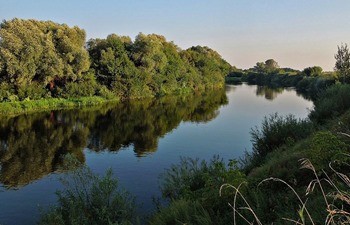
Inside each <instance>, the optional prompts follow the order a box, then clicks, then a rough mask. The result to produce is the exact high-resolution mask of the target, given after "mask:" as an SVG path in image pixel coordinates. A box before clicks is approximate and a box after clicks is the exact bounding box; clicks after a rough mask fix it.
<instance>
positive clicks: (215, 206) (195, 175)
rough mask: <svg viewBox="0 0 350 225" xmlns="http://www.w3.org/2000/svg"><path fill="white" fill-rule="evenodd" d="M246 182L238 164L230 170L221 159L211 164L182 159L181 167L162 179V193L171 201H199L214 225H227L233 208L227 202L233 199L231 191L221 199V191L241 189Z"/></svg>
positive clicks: (167, 171)
mask: <svg viewBox="0 0 350 225" xmlns="http://www.w3.org/2000/svg"><path fill="white" fill-rule="evenodd" d="M243 181H245V175H244V174H243V173H242V172H241V171H240V170H239V169H238V168H237V166H236V162H235V161H231V162H230V163H229V165H228V166H226V165H225V163H224V161H223V160H222V159H219V157H218V156H216V157H213V159H211V160H210V162H206V161H204V160H203V161H199V160H198V159H190V158H181V162H180V164H178V165H173V166H171V168H170V169H168V170H166V172H165V173H164V174H163V175H162V180H161V191H162V194H163V196H164V197H165V198H167V199H170V200H171V201H174V200H179V199H185V200H190V201H198V202H199V203H200V204H201V205H202V206H203V208H204V209H205V210H206V211H207V212H208V213H209V215H210V216H211V218H212V221H213V224H227V222H228V221H230V220H231V216H230V213H229V211H230V209H231V208H230V207H228V205H227V202H230V201H231V200H232V198H233V196H232V192H231V191H227V192H224V193H223V194H222V196H221V197H220V196H219V190H220V187H221V185H223V184H226V183H228V184H232V185H239V184H240V183H242V182H243Z"/></svg>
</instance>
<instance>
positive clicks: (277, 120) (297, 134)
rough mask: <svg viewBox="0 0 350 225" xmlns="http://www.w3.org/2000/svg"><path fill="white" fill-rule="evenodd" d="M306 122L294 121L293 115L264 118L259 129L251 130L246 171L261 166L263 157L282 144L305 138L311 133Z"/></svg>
mask: <svg viewBox="0 0 350 225" xmlns="http://www.w3.org/2000/svg"><path fill="white" fill-rule="evenodd" d="M312 129H313V128H312V124H311V123H310V122H309V121H308V120H300V119H296V118H295V117H294V116H293V115H288V116H286V117H283V116H279V115H278V114H274V115H270V117H265V118H264V120H263V122H262V124H261V128H259V127H256V128H255V129H252V130H251V136H252V140H251V141H252V144H253V149H252V153H250V154H249V155H247V158H246V160H248V161H247V162H246V165H245V167H246V169H248V170H249V168H252V167H256V166H258V165H259V164H261V162H262V160H263V159H264V158H265V156H266V155H267V154H268V153H270V152H272V151H274V150H276V149H277V148H279V147H281V146H282V145H284V144H292V143H294V142H296V141H298V140H301V139H303V138H305V137H307V136H308V135H309V134H310V133H311V132H312Z"/></svg>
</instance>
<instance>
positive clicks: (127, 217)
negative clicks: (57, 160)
mask: <svg viewBox="0 0 350 225" xmlns="http://www.w3.org/2000/svg"><path fill="white" fill-rule="evenodd" d="M62 183H63V185H64V187H65V189H64V190H63V191H58V192H57V197H58V205H57V206H54V207H52V208H51V209H50V210H49V211H47V212H46V213H45V214H44V215H43V216H42V218H41V220H40V222H39V224H45V225H48V224H52V225H63V224H64V225H68V224H75V225H80V224H81V225H85V224H91V225H99V224H111V225H112V224H124V225H127V224H128V225H129V224H133V222H134V221H135V220H136V218H135V203H134V198H133V197H131V196H130V194H128V193H127V192H125V191H123V190H120V188H119V187H118V181H117V180H116V179H113V178H112V172H111V170H109V171H108V172H107V173H106V175H105V176H104V177H102V178H100V177H98V176H97V175H95V174H93V173H92V172H91V170H90V169H89V168H87V167H81V168H78V169H77V170H75V171H74V172H73V174H71V175H70V176H68V178H65V179H63V180H62Z"/></svg>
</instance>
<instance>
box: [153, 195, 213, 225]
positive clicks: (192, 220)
mask: <svg viewBox="0 0 350 225" xmlns="http://www.w3.org/2000/svg"><path fill="white" fill-rule="evenodd" d="M183 224H188V225H211V224H213V223H212V221H211V219H210V215H209V213H208V212H207V211H206V210H205V209H204V208H203V207H202V205H201V204H200V203H199V202H197V201H188V200H183V199H180V200H176V201H173V202H172V203H171V204H170V205H169V206H168V207H166V208H163V209H161V210H160V211H159V212H158V213H156V214H155V215H154V216H153V217H152V218H151V219H150V225H183Z"/></svg>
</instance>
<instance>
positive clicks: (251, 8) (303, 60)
mask: <svg viewBox="0 0 350 225" xmlns="http://www.w3.org/2000/svg"><path fill="white" fill-rule="evenodd" d="M14 17H18V18H35V19H40V20H52V21H55V22H58V23H66V24H68V25H71V26H73V25H78V26H79V27H81V28H84V29H85V30H86V32H87V36H88V38H95V37H100V38H104V37H106V36H107V35H108V34H110V33H116V34H120V35H128V36H131V37H132V38H134V37H135V36H136V35H137V34H138V33H139V32H143V33H157V34H162V35H164V36H165V37H167V39H168V40H171V41H174V42H175V43H176V44H177V45H178V46H179V47H181V48H187V47H190V46H192V45H207V46H209V47H211V48H213V49H215V50H217V51H218V52H219V53H220V54H221V55H222V56H223V57H224V58H225V59H226V60H227V61H229V62H230V63H231V64H232V65H236V66H237V67H239V68H249V67H252V66H254V65H255V63H256V62H258V61H265V60H266V59H269V58H273V59H275V60H276V61H277V62H279V64H280V66H282V67H292V68H297V69H303V68H305V67H307V66H313V65H319V66H322V67H323V68H324V69H325V70H333V67H334V54H335V52H336V50H337V45H340V44H341V43H342V42H343V43H349V42H350V1H349V0H254V1H253V0H162V1H161V0H138V1H136V0H0V18H1V19H7V20H8V19H12V18H14Z"/></svg>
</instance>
